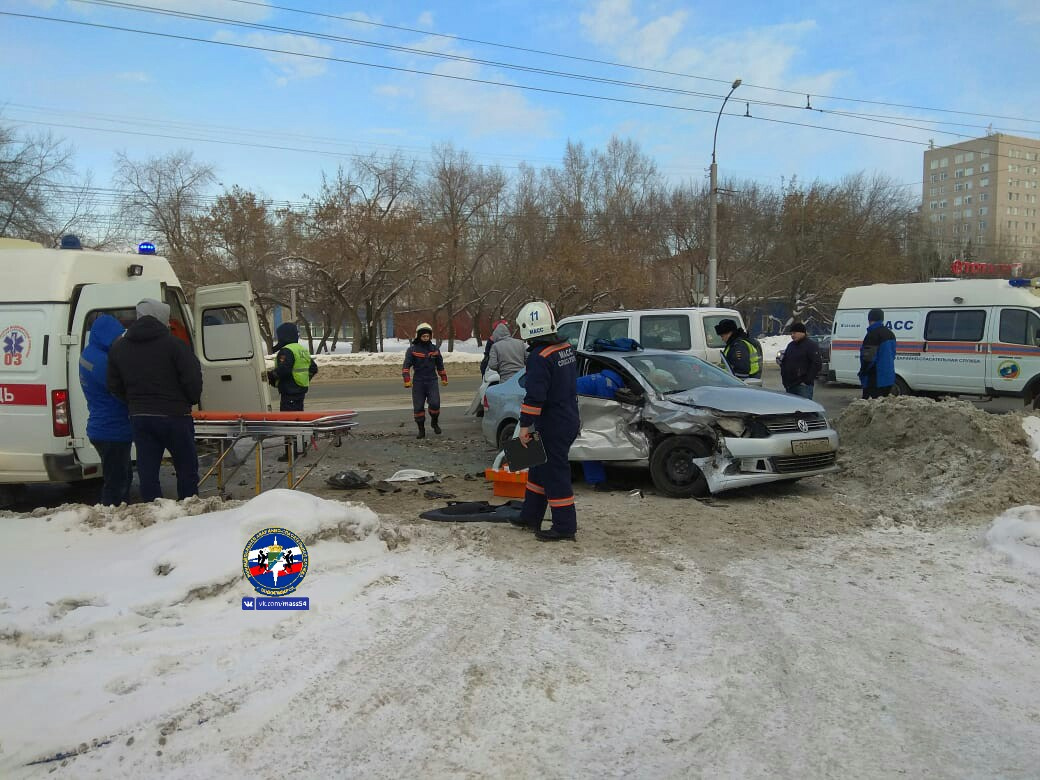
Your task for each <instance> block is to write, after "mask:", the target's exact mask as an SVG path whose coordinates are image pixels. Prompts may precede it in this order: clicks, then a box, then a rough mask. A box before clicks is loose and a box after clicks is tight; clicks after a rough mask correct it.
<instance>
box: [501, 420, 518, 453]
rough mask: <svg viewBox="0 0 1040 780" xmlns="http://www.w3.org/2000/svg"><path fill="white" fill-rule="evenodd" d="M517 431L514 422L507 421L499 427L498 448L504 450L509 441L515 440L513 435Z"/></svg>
mask: <svg viewBox="0 0 1040 780" xmlns="http://www.w3.org/2000/svg"><path fill="white" fill-rule="evenodd" d="M515 431H516V423H515V422H514V421H513V420H506V421H505V422H504V423H502V424H501V425H500V426H498V448H499V449H500V450H504V449H505V448H506V444H508V443H509V440H510V439H512V438H513V433H514V432H515Z"/></svg>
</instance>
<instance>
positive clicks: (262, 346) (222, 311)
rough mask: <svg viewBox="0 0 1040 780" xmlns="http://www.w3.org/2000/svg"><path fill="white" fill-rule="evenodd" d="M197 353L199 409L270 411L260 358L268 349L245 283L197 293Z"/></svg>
mask: <svg viewBox="0 0 1040 780" xmlns="http://www.w3.org/2000/svg"><path fill="white" fill-rule="evenodd" d="M194 319H195V323H194V324H195V329H196V331H195V353H196V354H197V355H198V357H199V362H200V363H201V364H202V403H201V404H200V407H201V408H202V409H206V410H208V411H233V412H268V411H271V393H270V385H268V383H267V366H266V365H265V362H264V356H265V354H266V352H267V344H266V342H265V341H264V339H263V336H262V335H261V334H260V324H259V321H258V319H257V314H256V310H255V309H254V308H253V289H252V285H250V284H249V282H234V283H231V284H216V285H210V286H207V287H199V288H198V289H197V290H196V291H195V307H194Z"/></svg>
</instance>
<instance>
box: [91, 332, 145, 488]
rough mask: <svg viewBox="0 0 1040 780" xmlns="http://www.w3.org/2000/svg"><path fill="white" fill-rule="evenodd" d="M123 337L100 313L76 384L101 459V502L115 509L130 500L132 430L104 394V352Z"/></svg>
mask: <svg viewBox="0 0 1040 780" xmlns="http://www.w3.org/2000/svg"><path fill="white" fill-rule="evenodd" d="M122 335H123V326H122V324H121V323H120V322H119V320H117V319H116V318H115V317H113V316H112V315H111V314H102V315H101V316H100V317H98V318H97V319H96V320H94V324H92V325H91V326H90V339H89V341H88V342H87V346H86V348H85V349H84V350H83V354H81V355H80V358H79V383H80V385H81V386H82V388H83V395H84V396H85V397H86V399H87V438H88V439H89V440H90V444H91V446H93V447H94V449H95V450H97V452H98V455H100V456H101V476H102V477H103V478H104V484H103V485H102V487H101V503H102V504H103V505H105V506H119V504H122V503H129V501H130V484H131V483H132V482H133V479H134V475H133V469H132V467H131V465H130V447H131V446H132V443H133V430H132V429H131V427H130V413H129V412H128V411H127V408H126V403H124V402H123V401H121V400H119V399H118V398H116V397H115V396H114V395H112V394H111V393H110V392H109V391H108V384H107V383H108V352H109V350H110V349H111V348H112V344H113V342H115V340H116V339H118V338H119V337H120V336H122Z"/></svg>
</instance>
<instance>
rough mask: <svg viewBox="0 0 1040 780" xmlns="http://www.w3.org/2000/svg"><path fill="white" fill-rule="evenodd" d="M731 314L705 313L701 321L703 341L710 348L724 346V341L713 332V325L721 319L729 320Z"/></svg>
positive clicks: (731, 317) (731, 316)
mask: <svg viewBox="0 0 1040 780" xmlns="http://www.w3.org/2000/svg"><path fill="white" fill-rule="evenodd" d="M731 319H733V315H731V314H709V315H706V316H705V317H704V318H703V319H702V322H703V323H704V343H705V344H707V345H708V346H709V347H711V348H712V349H722V348H723V347H724V346H726V342H725V341H724V340H723V338H722V336H720V335H719V334H718V333H716V332H715V326H716V325H718V324H719V323H720V322H722V321H723V320H731Z"/></svg>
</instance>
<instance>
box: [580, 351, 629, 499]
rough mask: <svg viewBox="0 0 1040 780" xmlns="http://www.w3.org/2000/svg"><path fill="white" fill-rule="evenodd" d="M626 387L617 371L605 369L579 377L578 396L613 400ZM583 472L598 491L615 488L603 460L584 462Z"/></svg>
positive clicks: (582, 465) (587, 480) (582, 463)
mask: <svg viewBox="0 0 1040 780" xmlns="http://www.w3.org/2000/svg"><path fill="white" fill-rule="evenodd" d="M624 386H625V381H624V380H623V379H622V378H621V376H620V375H619V374H618V373H617V372H616V371H611V370H610V369H609V368H605V369H603V370H602V371H600V372H599V373H598V374H586V375H585V376H580V377H578V395H591V396H593V397H594V398H607V399H613V398H614V396H615V395H617V391H618V390H620V389H621V388H622V387H624ZM581 470H582V473H584V475H585V481H586V482H588V483H589V484H590V485H592V489H593V490H596V491H602V492H607V491H610V490H613V489H614V488H613V486H612V485H611V484H610V483H609V482H607V472H606V469H604V468H603V461H601V460H583V461H582V462H581Z"/></svg>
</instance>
